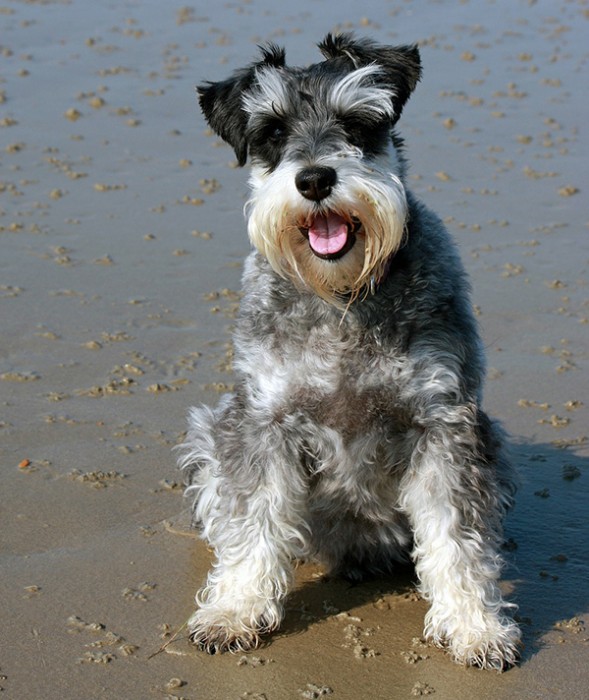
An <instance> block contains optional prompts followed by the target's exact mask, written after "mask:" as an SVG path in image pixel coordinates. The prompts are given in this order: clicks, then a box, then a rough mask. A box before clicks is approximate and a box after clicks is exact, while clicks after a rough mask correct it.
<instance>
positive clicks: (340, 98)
mask: <svg viewBox="0 0 589 700" xmlns="http://www.w3.org/2000/svg"><path fill="white" fill-rule="evenodd" d="M379 73H381V69H380V68H379V66H378V65H377V64H375V63H372V64H370V65H368V66H364V67H363V68H358V69H357V70H355V71H352V72H351V73H348V75H346V76H345V77H343V78H342V79H341V80H340V81H339V82H338V83H336V85H335V86H334V87H333V89H332V90H331V92H330V93H329V96H328V100H329V106H330V108H331V109H333V110H335V111H338V112H351V111H354V110H363V109H364V110H366V109H368V110H370V111H372V112H376V113H378V114H379V116H382V117H390V118H392V117H393V116H394V114H395V110H394V108H393V102H392V100H391V98H392V97H393V95H394V91H393V90H392V89H391V88H387V87H384V86H382V85H375V84H374V82H373V81H371V80H369V79H370V78H371V77H372V76H375V75H378V74H379Z"/></svg>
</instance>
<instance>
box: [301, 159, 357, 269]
mask: <svg viewBox="0 0 589 700" xmlns="http://www.w3.org/2000/svg"><path fill="white" fill-rule="evenodd" d="M336 184H337V172H336V171H335V170H334V169H333V168H329V167H325V166H310V167H308V168H303V169H302V170H300V171H299V172H298V173H297V175H296V178H295V185H296V188H297V190H298V191H299V192H300V193H301V195H302V196H303V197H304V198H305V199H308V200H310V201H312V202H317V203H318V204H319V203H320V202H321V201H322V200H324V199H326V198H327V197H329V195H330V194H331V193H332V190H333V188H334V187H335V185H336ZM360 227H361V226H360V222H359V221H358V219H354V218H353V217H351V218H350V217H348V218H346V217H345V216H342V215H341V214H339V213H337V212H335V211H329V210H327V211H321V212H319V213H317V214H315V215H313V216H311V217H309V219H308V220H307V221H305V222H304V223H303V224H302V225H301V226H299V230H300V231H301V233H302V234H303V235H304V236H305V238H306V239H307V240H308V241H309V247H310V248H311V251H312V252H313V253H314V254H315V255H316V256H317V257H318V258H322V259H323V260H336V259H338V258H341V257H342V256H343V255H345V254H346V253H347V252H348V251H349V250H350V249H351V248H352V247H353V245H354V243H355V242H356V233H357V232H358V231H359V230H360Z"/></svg>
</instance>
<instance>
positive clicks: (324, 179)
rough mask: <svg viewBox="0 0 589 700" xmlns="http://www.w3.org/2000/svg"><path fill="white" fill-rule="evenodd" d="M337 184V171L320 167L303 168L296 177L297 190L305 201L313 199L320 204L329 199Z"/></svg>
mask: <svg viewBox="0 0 589 700" xmlns="http://www.w3.org/2000/svg"><path fill="white" fill-rule="evenodd" d="M336 182H337V173H336V172H335V170H334V169H333V168H327V167H323V166H320V165H317V166H312V167H309V168H303V170H300V171H299V172H298V173H297V175H296V177H295V185H296V186H297V190H298V191H299V192H300V193H301V194H302V195H303V197H305V199H311V200H312V201H314V202H320V201H321V200H322V199H325V198H326V197H329V195H330V194H331V190H332V189H333V188H334V186H335V183H336Z"/></svg>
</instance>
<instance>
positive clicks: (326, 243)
mask: <svg viewBox="0 0 589 700" xmlns="http://www.w3.org/2000/svg"><path fill="white" fill-rule="evenodd" d="M361 228H362V224H361V222H360V220H359V219H356V218H354V217H353V218H352V219H346V218H344V217H343V216H341V215H340V214H336V213H335V212H328V213H327V214H317V215H315V216H314V217H312V218H311V219H310V220H308V221H307V222H306V223H305V225H304V226H300V227H299V230H300V232H301V233H302V234H303V236H305V238H306V239H307V240H308V241H309V248H311V251H312V252H313V253H314V255H316V256H317V257H318V258H321V259H323V260H337V259H338V258H341V257H342V256H343V255H345V254H346V253H347V252H348V251H349V250H350V249H351V248H352V247H353V246H354V243H355V242H356V234H357V233H358V231H360V229H361Z"/></svg>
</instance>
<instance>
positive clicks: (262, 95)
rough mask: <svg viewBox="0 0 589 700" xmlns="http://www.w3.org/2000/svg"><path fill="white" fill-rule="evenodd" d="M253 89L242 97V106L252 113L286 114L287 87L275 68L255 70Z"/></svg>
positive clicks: (287, 102) (287, 104)
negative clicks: (255, 78) (255, 77)
mask: <svg viewBox="0 0 589 700" xmlns="http://www.w3.org/2000/svg"><path fill="white" fill-rule="evenodd" d="M256 75H257V78H258V80H257V84H256V88H255V90H253V91H252V92H247V93H246V94H245V95H244V97H243V108H244V109H245V111H246V112H247V113H248V114H249V115H252V114H254V113H256V112H257V113H259V112H268V113H269V114H272V113H273V112H274V113H278V114H281V113H282V114H286V112H287V111H288V107H289V103H290V101H289V99H288V89H287V86H286V84H285V82H284V80H283V78H282V76H281V74H280V71H279V70H277V69H276V68H269V67H264V68H259V69H258V70H257V71H256Z"/></svg>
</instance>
